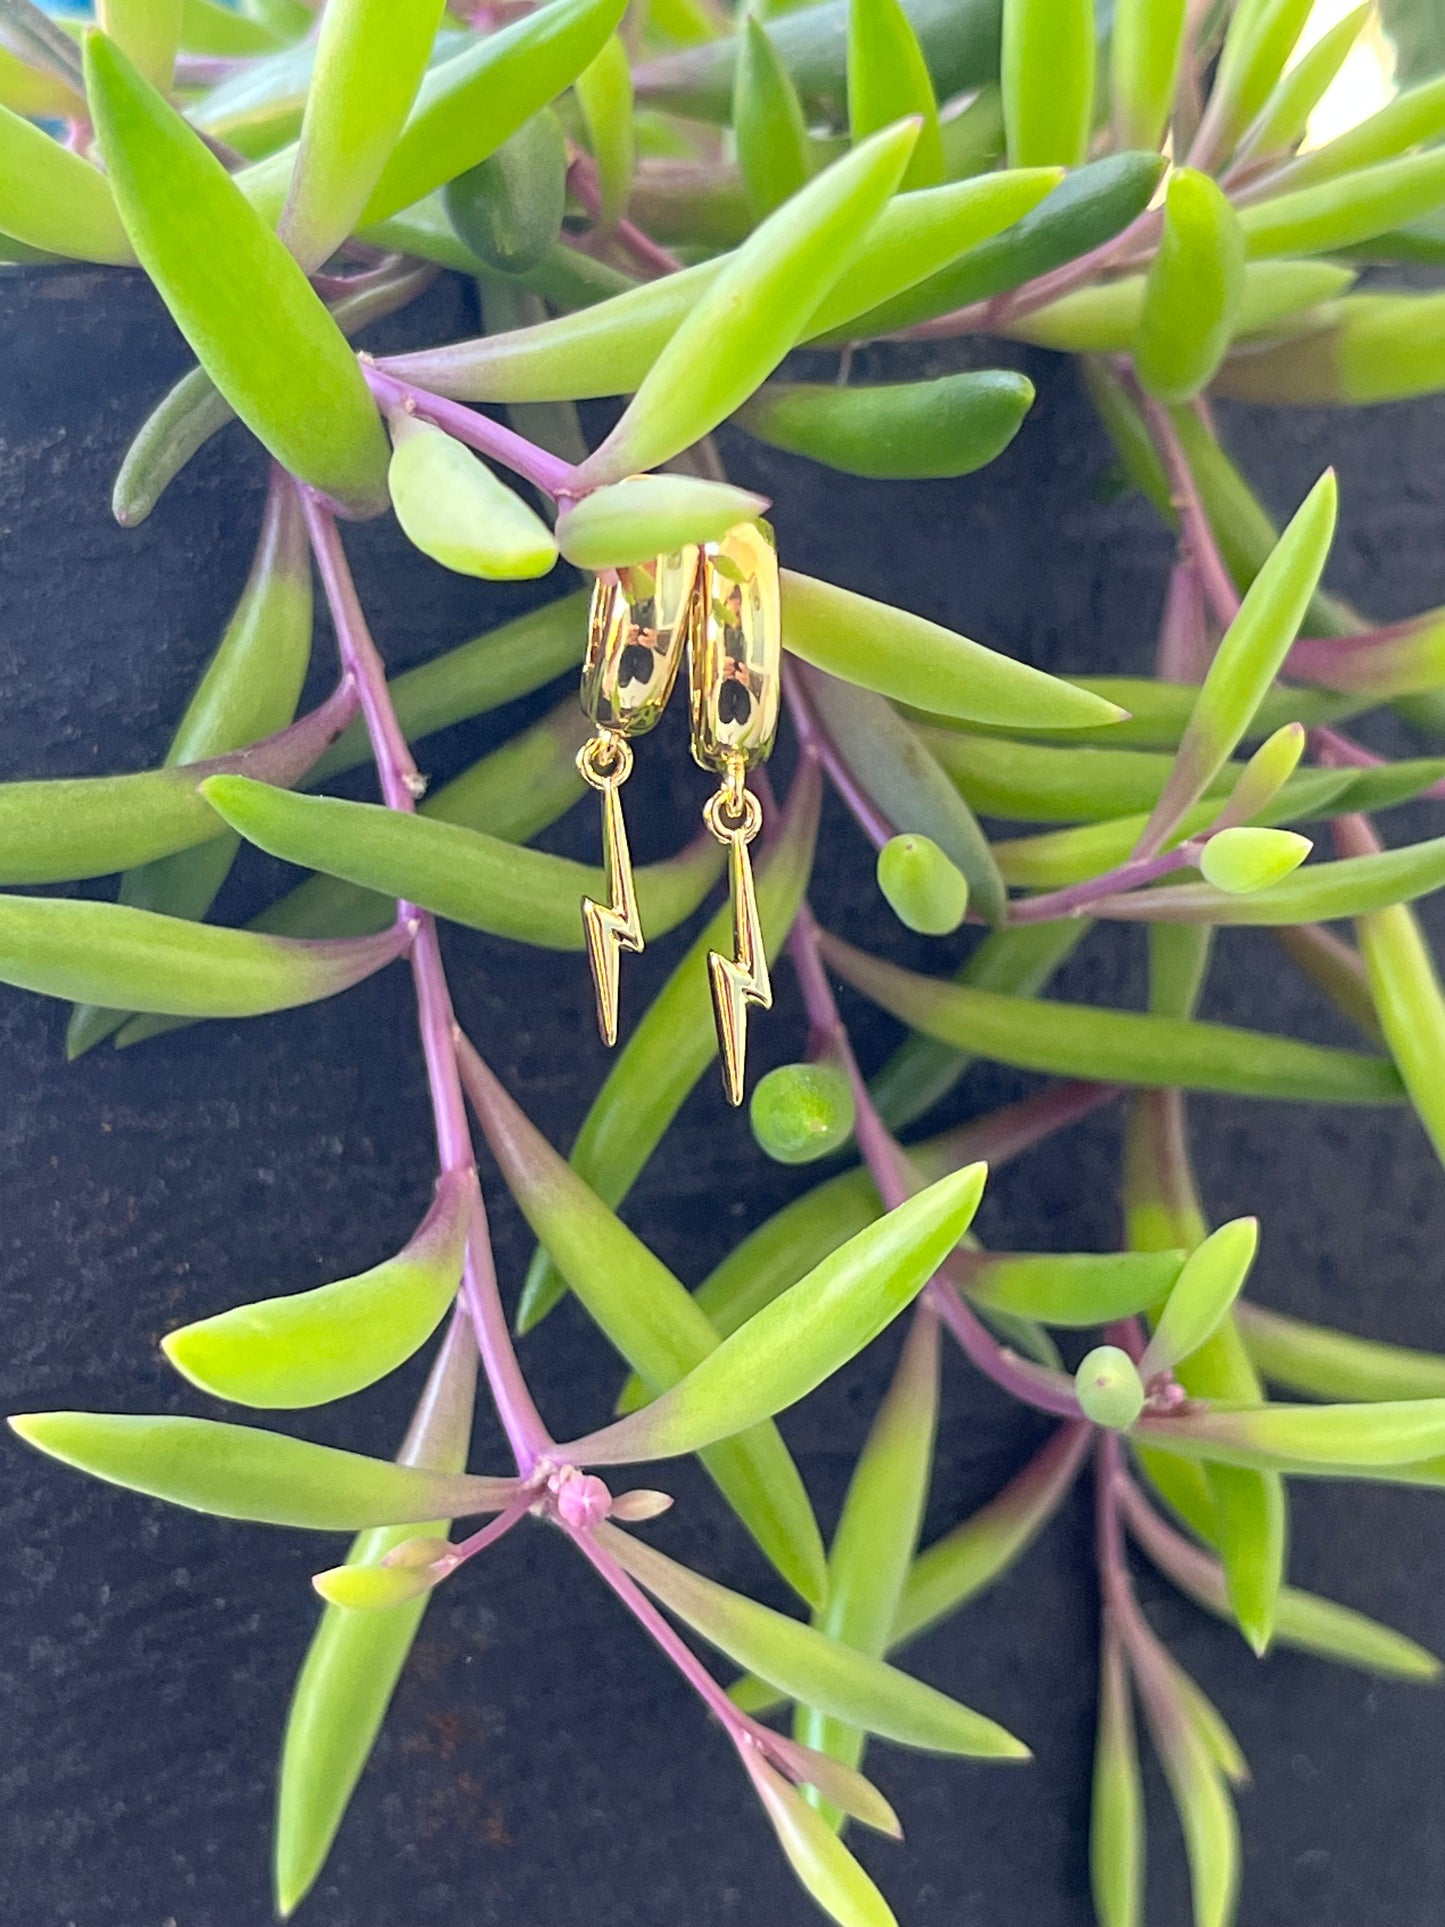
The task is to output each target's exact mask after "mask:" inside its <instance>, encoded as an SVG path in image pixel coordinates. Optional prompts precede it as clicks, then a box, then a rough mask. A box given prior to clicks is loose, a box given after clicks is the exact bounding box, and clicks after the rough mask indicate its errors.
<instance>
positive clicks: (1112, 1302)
mask: <svg viewBox="0 0 1445 1927" xmlns="http://www.w3.org/2000/svg"><path fill="white" fill-rule="evenodd" d="M1184 1262H1185V1254H1184V1252H1182V1251H1110V1252H1093V1251H1081V1252H1047V1253H1034V1252H999V1251H970V1252H964V1253H961V1254H960V1256H959V1258H958V1259H957V1260H956V1261H955V1263H956V1274H955V1275H956V1276H957V1278H958V1281H959V1283H960V1285H961V1286H962V1288H963V1290H964V1291H965V1292H966V1293H967V1294H968V1296H969V1298H970V1299H972V1300H973V1302H974V1303H975V1304H978V1305H983V1306H986V1307H987V1308H988V1309H989V1310H990V1311H1006V1312H1011V1313H1013V1314H1014V1315H1015V1316H1016V1317H1019V1318H1035V1319H1037V1320H1038V1322H1039V1323H1040V1324H1041V1325H1054V1326H1061V1327H1065V1328H1068V1327H1078V1328H1081V1329H1082V1328H1087V1327H1089V1326H1093V1325H1109V1324H1112V1323H1113V1322H1114V1320H1115V1319H1118V1318H1133V1317H1136V1316H1137V1315H1138V1314H1139V1313H1140V1312H1142V1311H1145V1310H1147V1309H1148V1307H1149V1306H1151V1305H1157V1304H1158V1303H1159V1301H1160V1299H1161V1298H1163V1297H1164V1296H1165V1295H1166V1294H1167V1293H1168V1292H1170V1291H1171V1290H1174V1289H1177V1287H1178V1282H1179V1279H1180V1273H1181V1270H1182V1268H1183V1266H1184Z"/></svg>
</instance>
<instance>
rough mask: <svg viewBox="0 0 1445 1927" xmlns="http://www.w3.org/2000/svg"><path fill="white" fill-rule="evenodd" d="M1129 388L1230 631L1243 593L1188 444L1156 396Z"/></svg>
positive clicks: (1182, 527) (1185, 538)
mask: <svg viewBox="0 0 1445 1927" xmlns="http://www.w3.org/2000/svg"><path fill="white" fill-rule="evenodd" d="M1129 385H1130V387H1131V388H1132V389H1133V393H1134V400H1135V402H1136V403H1137V405H1138V408H1139V411H1140V413H1141V414H1142V415H1143V417H1144V421H1145V424H1146V426H1147V427H1148V429H1149V433H1150V435H1151V436H1152V437H1153V440H1154V446H1155V447H1156V448H1157V449H1158V451H1159V459H1160V460H1161V461H1162V462H1163V464H1164V472H1165V474H1166V475H1167V476H1168V478H1169V499H1170V501H1171V502H1172V503H1173V505H1174V509H1175V511H1176V513H1177V514H1178V516H1179V532H1180V539H1181V541H1182V542H1183V544H1184V547H1185V549H1186V551H1187V553H1188V554H1189V556H1190V558H1191V559H1192V561H1193V563H1194V566H1195V568H1196V569H1198V571H1199V580H1200V585H1201V587H1202V588H1203V590H1204V597H1205V601H1206V602H1207V603H1208V605H1209V607H1210V609H1211V610H1212V611H1213V613H1214V617H1215V620H1216V621H1217V622H1219V623H1220V624H1221V626H1222V627H1224V628H1226V629H1227V628H1228V627H1229V625H1230V623H1231V622H1233V620H1234V618H1235V617H1236V616H1237V615H1238V614H1239V591H1238V590H1237V589H1236V588H1235V586H1234V578H1233V577H1232V576H1231V575H1230V573H1229V570H1228V569H1227V568H1226V567H1225V566H1224V557H1223V556H1222V555H1221V554H1220V550H1219V544H1218V542H1217V541H1216V540H1215V537H1214V530H1213V529H1212V528H1211V527H1210V523H1209V517H1208V515H1207V514H1206V512H1205V508H1204V502H1203V498H1202V497H1201V496H1200V493H1199V488H1198V485H1197V483H1196V482H1195V480H1194V475H1193V472H1192V470H1191V469H1190V467H1189V461H1188V458H1187V457H1186V455H1185V453H1184V444H1183V443H1182V442H1181V441H1180V439H1179V431H1178V430H1177V429H1176V428H1175V426H1174V423H1173V422H1172V421H1171V420H1170V417H1169V410H1168V409H1167V408H1165V407H1163V406H1162V404H1161V403H1159V402H1157V401H1155V400H1154V399H1153V397H1152V396H1150V395H1146V394H1145V393H1144V391H1143V389H1142V388H1140V387H1139V385H1138V383H1137V382H1135V381H1134V380H1133V378H1132V376H1131V377H1129Z"/></svg>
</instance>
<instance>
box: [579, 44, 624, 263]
mask: <svg viewBox="0 0 1445 1927" xmlns="http://www.w3.org/2000/svg"><path fill="white" fill-rule="evenodd" d="M575 92H576V95H577V105H578V106H579V107H580V108H581V110H582V119H583V123H584V125H585V126H586V129H587V144H588V146H589V147H590V148H591V149H592V155H593V159H594V160H595V161H596V164H597V180H598V186H599V188H600V190H601V206H600V208H599V210H598V216H597V220H598V225H599V227H601V228H602V229H603V230H604V231H606V230H607V229H609V228H614V227H616V225H617V223H618V221H620V220H621V218H622V216H623V215H624V214H625V213H626V212H627V200H628V196H629V195H630V194H631V192H632V170H633V167H634V165H635V162H636V152H635V138H636V137H635V135H634V133H633V126H632V69H631V67H630V66H629V64H628V59H627V49H626V48H625V47H624V46H623V44H622V41H621V39H620V38H619V37H618V35H617V34H613V35H612V36H611V37H610V39H608V40H607V41H605V42H604V43H603V46H602V49H601V51H600V52H599V53H598V54H597V56H596V57H595V59H593V60H592V61H590V62H589V63H588V65H587V66H586V67H584V68H583V69H582V72H581V73H580V74H578V76H577V79H576V82H575Z"/></svg>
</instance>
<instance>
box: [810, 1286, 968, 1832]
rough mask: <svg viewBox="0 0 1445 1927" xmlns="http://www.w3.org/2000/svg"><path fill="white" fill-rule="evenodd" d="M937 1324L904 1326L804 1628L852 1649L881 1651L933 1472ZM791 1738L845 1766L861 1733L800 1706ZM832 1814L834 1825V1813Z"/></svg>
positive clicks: (853, 1762)
mask: <svg viewBox="0 0 1445 1927" xmlns="http://www.w3.org/2000/svg"><path fill="white" fill-rule="evenodd" d="M938 1350H939V1329H938V1320H937V1319H936V1318H935V1317H934V1315H933V1314H932V1313H931V1312H929V1311H927V1310H925V1311H922V1312H920V1313H919V1314H918V1315H917V1316H916V1317H915V1318H914V1321H913V1325H912V1329H911V1330H910V1332H909V1334H908V1338H907V1340H906V1342H905V1345H904V1350H903V1355H902V1357H901V1358H900V1359H899V1362H898V1367H897V1370H896V1371H895V1372H894V1375H893V1380H892V1383H891V1384H890V1385H889V1388H888V1394H887V1396H886V1398H885V1399H884V1401H883V1403H882V1405H880V1406H879V1408H878V1413H877V1416H876V1417H875V1419H874V1421H873V1424H872V1426H871V1427H870V1429H869V1432H868V1437H867V1439H866V1440H865V1441H864V1445H863V1450H862V1452H861V1454H860V1455H859V1458H858V1463H857V1465H856V1466H855V1467H854V1469H853V1476H852V1478H851V1479H850V1480H849V1483H848V1491H847V1494H846V1496H845V1497H844V1500H843V1512H842V1516H841V1517H840V1519H839V1521H838V1527H837V1530H836V1531H835V1533H834V1534H833V1543H832V1546H831V1547H830V1548H829V1553H828V1596H827V1601H826V1603H825V1605H824V1607H823V1609H822V1611H821V1612H819V1613H817V1614H815V1615H814V1619H813V1624H814V1625H815V1626H816V1627H817V1628H818V1630H819V1631H820V1632H823V1633H826V1634H827V1635H828V1636H829V1638H831V1639H837V1640H841V1641H842V1642H843V1644H844V1645H846V1646H851V1647H852V1648H853V1649H854V1650H855V1651H856V1652H860V1653H867V1654H869V1655H871V1657H873V1658H874V1659H881V1658H882V1657H883V1655H884V1653H885V1652H887V1650H888V1647H889V1644H890V1641H891V1639H892V1635H893V1628H894V1623H895V1621H896V1620H897V1617H898V1606H899V1602H900V1600H901V1599H902V1596H903V1589H904V1587H905V1585H906V1584H907V1582H908V1574H909V1568H910V1565H911V1564H912V1560H913V1555H914V1551H915V1549H916V1547H917V1544H918V1534H919V1530H920V1528H921V1526H922V1523H923V1508H924V1506H925V1504H926V1503H927V1500H928V1486H929V1480H930V1478H931V1476H932V1472H933V1447H934V1436H935V1431H936V1427H937V1421H938V1363H939V1361H938ZM793 1733H794V1737H795V1738H797V1739H798V1740H800V1741H802V1742H803V1744H804V1745H806V1746H811V1747H815V1748H817V1749H818V1750H819V1751H821V1752H823V1753H825V1754H828V1755H829V1756H830V1757H832V1758H834V1759H837V1760H841V1761H842V1762H843V1763H844V1764H845V1765H847V1766H850V1767H856V1766H857V1765H858V1763H859V1761H860V1760H861V1759H862V1757H863V1747H864V1743H865V1736H864V1734H863V1733H862V1731H861V1730H860V1729H859V1728H858V1727H857V1726H854V1725H851V1724H850V1723H848V1722H847V1721H843V1720H837V1719H834V1718H830V1717H829V1716H828V1715H826V1714H824V1713H821V1712H819V1711H818V1710H817V1708H815V1707H811V1706H800V1707H799V1708H798V1710H797V1715H796V1717H795V1719H794V1722H793ZM832 1813H833V1815H835V1816H836V1817H837V1819H838V1820H839V1821H841V1818H842V1816H841V1814H839V1813H838V1809H837V1808H836V1807H835V1808H833V1809H832Z"/></svg>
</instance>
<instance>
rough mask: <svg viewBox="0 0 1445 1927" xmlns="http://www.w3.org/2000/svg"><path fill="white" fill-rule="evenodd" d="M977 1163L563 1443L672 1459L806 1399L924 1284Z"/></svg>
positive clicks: (610, 1456)
mask: <svg viewBox="0 0 1445 1927" xmlns="http://www.w3.org/2000/svg"><path fill="white" fill-rule="evenodd" d="M985 1175H986V1172H985V1167H984V1166H983V1165H981V1164H975V1165H970V1166H969V1167H968V1168H967V1169H966V1170H963V1171H958V1172H954V1173H953V1174H952V1175H951V1176H949V1177H946V1178H940V1179H939V1180H938V1181H937V1182H936V1183H934V1184H932V1185H930V1186H929V1187H928V1188H927V1189H926V1190H924V1191H921V1192H919V1193H918V1195H917V1196H916V1197H913V1198H910V1199H908V1200H907V1202H906V1203H904V1204H901V1205H899V1206H898V1207H897V1208H896V1209H895V1210H893V1211H890V1212H889V1213H888V1214H887V1215H886V1216H885V1217H882V1218H880V1219H878V1221H877V1222H876V1223H875V1224H871V1225H869V1226H868V1227H867V1228H866V1229H865V1230H863V1231H860V1232H859V1233H857V1235H856V1236H855V1237H853V1238H850V1239H849V1241H848V1242H847V1244H845V1245H842V1246H840V1247H839V1249H838V1250H837V1251H835V1252H833V1253H831V1254H830V1255H829V1256H828V1257H826V1258H825V1259H823V1261H822V1263H821V1264H819V1265H817V1266H816V1267H815V1268H814V1269H813V1270H812V1271H811V1272H809V1273H808V1275H807V1277H806V1278H803V1279H800V1280H799V1282H798V1283H797V1284H796V1285H792V1286H790V1287H789V1289H788V1290H787V1291H785V1292H784V1293H783V1294H782V1295H781V1297H778V1298H775V1299H774V1300H773V1302H772V1303H771V1304H769V1305H765V1306H763V1308H762V1309H761V1310H760V1311H757V1312H755V1313H754V1314H753V1316H752V1317H751V1318H750V1319H749V1320H748V1321H747V1323H746V1324H744V1325H741V1326H739V1328H738V1329H737V1330H736V1331H734V1332H732V1333H730V1334H729V1336H728V1337H727V1338H725V1339H724V1340H723V1341H722V1343H721V1344H720V1345H719V1346H718V1347H717V1349H716V1351H713V1352H710V1353H709V1354H708V1356H707V1357H706V1358H704V1359H703V1360H702V1361H701V1362H700V1363H699V1364H697V1365H695V1366H694V1367H693V1369H692V1370H691V1371H690V1372H689V1373H688V1375H687V1376H686V1378H684V1379H682V1380H681V1381H680V1382H679V1383H678V1384H677V1385H675V1386H674V1387H673V1388H672V1389H671V1390H669V1391H667V1392H664V1393H663V1394H662V1396H661V1397H660V1398H658V1399H657V1400H655V1401H654V1403H653V1404H651V1405H649V1406H645V1407H644V1408H643V1409H642V1410H641V1411H640V1412H635V1413H632V1414H630V1415H629V1416H628V1417H627V1418H624V1419H620V1420H619V1421H618V1422H617V1423H616V1424H615V1425H611V1426H608V1427H606V1428H605V1429H604V1430H603V1431H601V1432H595V1433H593V1434H591V1436H590V1437H588V1438H586V1439H583V1440H581V1441H579V1442H578V1444H577V1445H575V1446H574V1447H571V1448H569V1449H570V1450H572V1451H575V1453H576V1454H577V1456H578V1458H579V1459H580V1460H581V1461H582V1462H584V1463H587V1464H598V1465H611V1464H625V1463H627V1462H628V1461H629V1460H632V1459H634V1458H637V1459H643V1458H675V1457H677V1456H679V1455H680V1454H682V1453H685V1452H695V1451H697V1450H698V1449H699V1448H700V1447H701V1446H704V1445H709V1444H711V1443H713V1441H715V1440H717V1439H723V1438H729V1437H731V1436H732V1435H733V1433H735V1432H738V1431H740V1430H742V1429H743V1428H744V1427H745V1426H747V1425H750V1424H754V1423H756V1422H757V1421H759V1420H761V1419H764V1418H770V1417H772V1415H773V1414H774V1413H775V1412H780V1411H783V1410H784V1409H785V1408H786V1407H788V1406H789V1405H793V1404H796V1402H797V1401H798V1400H799V1399H800V1398H804V1397H806V1395H807V1394H808V1393H809V1392H811V1391H812V1390H813V1389H814V1388H815V1387H816V1386H818V1385H820V1384H821V1383H822V1381H823V1380H824V1379H825V1378H829V1377H831V1376H832V1374H833V1373H834V1372H835V1371H837V1370H838V1368H839V1367H840V1366H841V1365H843V1364H846V1362H847V1361H848V1359H850V1358H852V1357H853V1356H854V1354H855V1353H857V1352H859V1351H861V1350H862V1349H863V1347H864V1346H865V1345H867V1344H870V1343H871V1342H872V1340H873V1339H874V1338H876V1337H877V1336H878V1334H879V1332H881V1331H882V1330H883V1329H884V1327H885V1326H886V1325H888V1324H889V1323H890V1322H891V1321H892V1320H893V1319H894V1318H896V1317H897V1315H898V1313H899V1312H900V1311H902V1310H903V1309H904V1308H905V1307H906V1306H907V1305H908V1304H909V1303H910V1302H911V1301H912V1300H913V1299H914V1298H916V1297H917V1295H918V1293H919V1292H920V1291H922V1289H923V1287H924V1286H925V1285H926V1284H927V1283H928V1281H929V1279H930V1278H931V1277H932V1276H933V1274H934V1272H935V1271H936V1270H937V1269H938V1267H939V1265H940V1264H941V1263H942V1261H943V1259H944V1258H945V1257H946V1256H947V1255H948V1253H949V1252H950V1251H951V1250H952V1249H953V1247H954V1245H956V1244H957V1243H958V1241H959V1239H960V1238H961V1237H962V1236H963V1234H964V1232H965V1231H966V1230H967V1229H968V1226H969V1224H970V1222H971V1220H972V1218H973V1214H974V1212H975V1211H976V1210H977V1209H978V1202H979V1199H980V1198H981V1197H982V1195H983V1185H984V1178H985Z"/></svg>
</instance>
